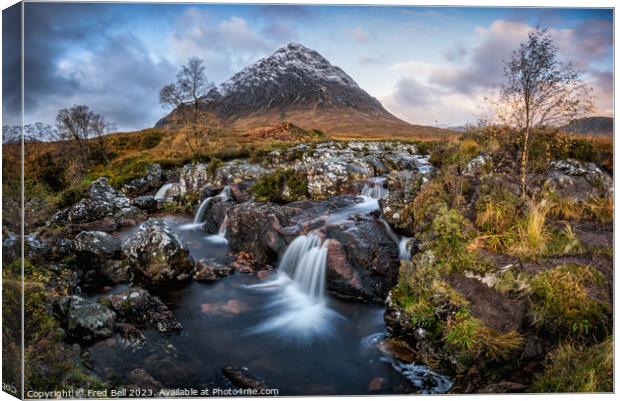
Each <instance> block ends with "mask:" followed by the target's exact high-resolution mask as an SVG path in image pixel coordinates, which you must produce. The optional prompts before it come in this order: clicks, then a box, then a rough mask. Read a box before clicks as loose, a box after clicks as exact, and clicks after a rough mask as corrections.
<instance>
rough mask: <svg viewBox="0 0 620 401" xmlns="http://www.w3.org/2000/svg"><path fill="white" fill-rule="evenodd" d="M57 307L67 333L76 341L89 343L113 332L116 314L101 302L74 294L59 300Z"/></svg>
mask: <svg viewBox="0 0 620 401" xmlns="http://www.w3.org/2000/svg"><path fill="white" fill-rule="evenodd" d="M58 309H59V310H60V313H61V316H62V321H64V323H65V327H66V329H67V333H68V334H69V335H70V336H71V338H73V339H75V340H76V341H80V342H84V343H91V342H93V341H95V340H99V339H103V338H107V337H110V336H112V334H113V333H114V318H115V317H116V315H115V313H114V312H113V311H111V310H110V309H109V308H107V307H105V306H103V305H101V304H97V303H92V302H88V301H86V300H85V299H83V298H80V297H78V296H75V295H74V296H70V297H65V298H63V299H61V300H59V302H58Z"/></svg>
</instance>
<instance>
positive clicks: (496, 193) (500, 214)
mask: <svg viewBox="0 0 620 401" xmlns="http://www.w3.org/2000/svg"><path fill="white" fill-rule="evenodd" d="M481 192H482V194H481V196H480V198H479V199H478V202H476V225H477V226H478V227H480V228H481V229H483V230H484V231H486V232H489V233H493V234H501V233H503V232H505V231H506V230H507V229H508V228H509V227H510V226H512V225H513V224H514V222H515V221H516V219H517V217H518V209H517V205H518V202H519V199H518V198H517V196H516V195H514V194H513V193H512V192H510V191H509V190H508V189H506V188H505V187H504V186H502V185H499V184H491V185H482V186H481Z"/></svg>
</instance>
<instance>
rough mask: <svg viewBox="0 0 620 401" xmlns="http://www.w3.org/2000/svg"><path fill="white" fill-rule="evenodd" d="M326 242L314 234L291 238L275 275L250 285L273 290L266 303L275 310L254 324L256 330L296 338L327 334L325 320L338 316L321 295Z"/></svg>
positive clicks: (322, 291) (328, 325)
mask: <svg viewBox="0 0 620 401" xmlns="http://www.w3.org/2000/svg"><path fill="white" fill-rule="evenodd" d="M327 245H328V241H322V240H321V238H320V237H319V236H318V235H316V234H308V235H301V236H299V237H297V238H295V240H294V241H293V242H292V243H291V244H290V245H289V247H288V248H287V250H286V252H285V253H284V255H283V256H282V260H281V261H280V264H279V272H278V274H277V276H276V278H275V279H273V280H270V281H267V282H266V283H264V284H258V285H254V286H251V288H254V289H262V290H266V291H273V292H275V298H274V301H273V302H272V303H271V304H270V306H269V308H270V309H274V310H275V313H273V316H272V317H271V318H269V319H267V320H266V321H265V322H263V323H262V324H261V325H259V326H258V327H256V328H255V331H256V332H265V331H269V332H271V331H273V332H276V333H277V334H278V335H289V336H290V335H292V336H294V337H295V338H297V339H309V338H312V337H315V336H317V335H321V336H323V337H324V336H325V335H326V334H329V331H330V327H331V325H330V324H329V322H330V321H331V320H333V319H334V318H337V317H341V316H340V315H338V314H337V313H336V312H334V311H333V310H331V309H330V308H329V307H328V306H327V302H326V299H325V269H326V264H327V263H326V262H327ZM283 329H284V330H283Z"/></svg>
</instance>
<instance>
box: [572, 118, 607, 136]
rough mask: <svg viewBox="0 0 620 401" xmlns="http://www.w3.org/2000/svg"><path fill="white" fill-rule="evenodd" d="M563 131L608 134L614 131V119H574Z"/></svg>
mask: <svg viewBox="0 0 620 401" xmlns="http://www.w3.org/2000/svg"><path fill="white" fill-rule="evenodd" d="M561 129H562V131H564V132H570V133H574V134H590V135H608V136H612V135H613V133H614V119H613V118H611V117H601V116H598V117H586V118H578V119H576V120H572V121H571V122H570V123H568V124H566V125H565V126H563V127H562V128H561Z"/></svg>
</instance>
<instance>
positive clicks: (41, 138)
mask: <svg viewBox="0 0 620 401" xmlns="http://www.w3.org/2000/svg"><path fill="white" fill-rule="evenodd" d="M57 133H58V128H56V127H55V126H53V125H50V124H46V123H41V122H37V123H34V124H26V125H24V141H25V142H46V141H52V140H54V137H55V136H56V134H57ZM20 135H21V126H19V125H3V126H2V143H3V144H5V143H6V144H8V143H19V142H20Z"/></svg>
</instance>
